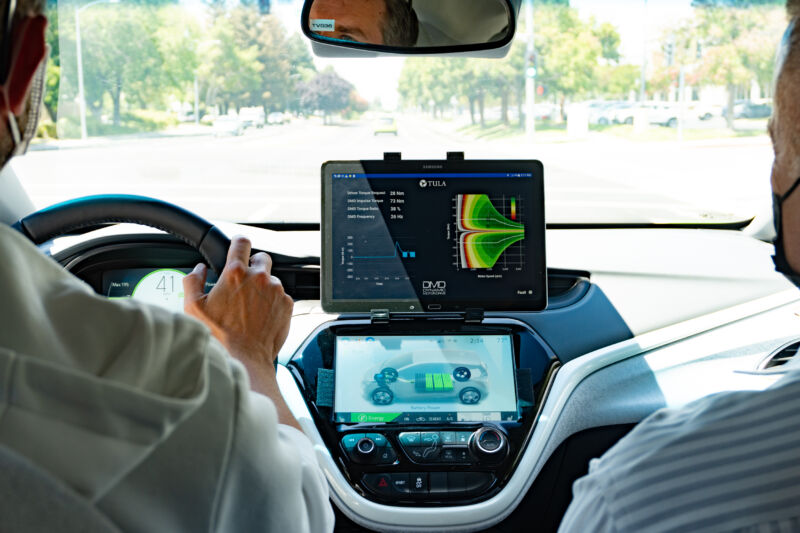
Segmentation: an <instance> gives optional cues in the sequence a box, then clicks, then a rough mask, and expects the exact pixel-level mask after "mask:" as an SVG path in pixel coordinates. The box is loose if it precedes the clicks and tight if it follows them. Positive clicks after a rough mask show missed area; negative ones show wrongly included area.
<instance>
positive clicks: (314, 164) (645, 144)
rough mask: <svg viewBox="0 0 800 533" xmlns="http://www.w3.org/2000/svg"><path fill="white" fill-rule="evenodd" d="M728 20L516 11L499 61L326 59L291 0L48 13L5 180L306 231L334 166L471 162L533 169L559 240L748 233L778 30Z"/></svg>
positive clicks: (765, 183)
mask: <svg viewBox="0 0 800 533" xmlns="http://www.w3.org/2000/svg"><path fill="white" fill-rule="evenodd" d="M738 3H739V2H737V1H735V0H734V1H722V0H719V1H718V0H694V1H690V0H685V1H684V0H680V1H679V0H637V1H627V0H604V1H595V0H591V1H590V0H581V1H577V0H573V1H572V2H565V1H550V2H542V1H538V0H537V1H536V2H529V1H526V2H523V3H522V4H523V5H522V8H521V11H520V14H519V23H518V27H517V34H516V36H515V38H514V40H513V43H512V46H511V49H510V51H509V53H508V55H507V57H505V58H504V59H478V58H464V57H449V58H442V57H408V58H405V57H380V58H370V59H328V58H325V59H323V58H317V57H314V56H313V54H312V53H311V49H310V44H309V42H308V41H307V40H306V38H305V37H303V36H302V34H301V30H300V24H299V20H300V11H301V8H302V2H300V1H297V0H273V1H270V0H257V1H254V0H227V1H226V0H206V1H199V0H192V1H186V2H184V1H170V0H94V1H88V2H86V1H77V2H76V1H75V0H59V1H58V3H57V4H56V3H53V4H52V5H51V4H50V3H49V2H48V5H49V6H50V7H49V11H48V18H49V20H50V27H49V29H48V42H49V45H50V47H51V57H50V60H49V63H48V66H47V69H48V70H47V93H46V97H45V107H46V109H45V113H43V115H44V120H43V122H42V124H41V126H40V128H39V132H38V138H37V140H36V142H35V144H34V145H33V146H32V147H31V150H30V152H29V154H28V155H26V156H25V157H22V158H17V159H16V160H15V161H14V167H15V170H16V171H17V173H18V174H19V175H20V177H21V179H22V181H23V183H24V185H25V186H26V189H27V190H28V191H29V193H30V194H31V196H32V198H33V200H34V202H35V204H36V205H37V207H44V206H46V205H49V204H52V203H55V202H58V201H62V200H66V199H69V198H74V197H77V196H82V195H87V194H100V193H129V194H143V195H147V196H154V197H158V198H162V199H165V200H168V201H171V202H174V203H176V204H179V205H181V206H183V207H185V208H187V209H190V210H193V211H195V212H197V213H198V214H200V215H202V216H205V217H207V218H210V219H217V220H229V221H237V222H280V221H291V222H301V221H302V222H318V221H319V219H320V166H321V164H322V163H323V162H325V161H328V160H353V159H380V158H382V155H383V153H384V152H402V154H403V157H404V158H408V159H443V158H444V157H445V154H446V152H448V151H463V152H465V154H466V157H467V158H475V159H477V158H489V159H498V158H514V159H539V160H541V161H542V162H543V163H544V167H545V183H546V204H547V220H548V222H549V223H629V222H633V223H647V222H656V223H720V222H732V221H742V220H747V219H749V218H751V217H753V216H754V215H755V214H756V213H758V212H760V211H762V210H763V209H765V208H766V207H767V206H769V205H770V189H769V170H770V165H771V162H772V151H771V147H770V143H769V138H768V136H767V134H766V122H767V118H768V116H769V115H770V113H771V109H772V107H771V103H772V102H771V95H772V92H771V91H772V86H771V84H772V68H773V58H774V55H775V49H776V46H777V43H778V41H779V39H780V36H781V34H782V31H783V28H784V25H785V22H786V20H785V14H784V8H783V3H782V2H780V3H779V2H775V3H769V2H767V3H766V5H758V6H756V7H747V8H741V7H732V5H734V6H735V5H736V4H738ZM755 3H757V4H761V3H760V2H755ZM748 4H750V3H748Z"/></svg>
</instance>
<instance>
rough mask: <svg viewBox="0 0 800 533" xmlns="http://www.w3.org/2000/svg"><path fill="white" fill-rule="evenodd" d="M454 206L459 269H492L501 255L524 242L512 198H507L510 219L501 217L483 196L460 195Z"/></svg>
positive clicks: (522, 231)
mask: <svg viewBox="0 0 800 533" xmlns="http://www.w3.org/2000/svg"><path fill="white" fill-rule="evenodd" d="M456 205H457V207H456V213H457V220H456V226H457V228H458V247H459V262H460V264H461V267H462V268H492V267H493V266H494V265H495V263H497V260H498V259H499V258H500V256H501V255H502V254H503V252H505V251H506V250H507V249H508V248H509V247H510V246H511V245H512V244H514V243H516V242H519V241H521V240H522V239H524V238H525V226H524V225H523V224H521V223H520V222H518V221H517V218H518V217H517V202H516V198H514V197H511V198H510V209H509V211H510V218H507V217H505V216H503V215H501V214H500V213H499V212H498V211H497V209H496V208H495V206H494V205H492V202H491V200H489V197H488V196H487V195H485V194H459V195H458V198H457V203H456Z"/></svg>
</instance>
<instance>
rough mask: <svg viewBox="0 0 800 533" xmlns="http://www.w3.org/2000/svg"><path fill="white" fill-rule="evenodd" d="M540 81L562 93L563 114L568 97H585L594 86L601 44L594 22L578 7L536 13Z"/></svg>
mask: <svg viewBox="0 0 800 533" xmlns="http://www.w3.org/2000/svg"><path fill="white" fill-rule="evenodd" d="M536 19H537V28H538V31H537V32H536V51H537V54H538V58H539V64H538V67H537V74H536V76H537V80H538V81H539V82H540V83H542V84H544V85H547V86H548V87H549V88H550V90H551V92H554V93H556V94H558V95H559V99H560V104H561V114H562V115H564V114H565V113H564V108H565V105H566V100H567V98H571V97H576V96H582V95H584V94H586V93H588V92H590V91H591V90H592V88H593V87H594V80H595V71H596V69H597V66H598V59H599V58H600V57H601V53H602V45H601V43H600V41H599V40H598V38H597V36H596V35H595V33H594V31H593V28H592V26H591V24H589V23H586V22H583V21H582V20H581V19H580V18H579V17H578V12H577V10H575V9H572V8H569V7H563V6H547V7H543V8H540V9H539V10H538V11H537V13H536Z"/></svg>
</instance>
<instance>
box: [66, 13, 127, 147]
mask: <svg viewBox="0 0 800 533" xmlns="http://www.w3.org/2000/svg"><path fill="white" fill-rule="evenodd" d="M117 2H119V0H95V1H94V2H89V3H88V4H86V5H85V6H82V7H77V6H76V7H75V53H76V54H77V55H78V110H79V113H80V115H81V139H86V138H87V137H88V136H89V135H88V133H87V132H86V96H85V95H84V92H83V55H82V53H81V11H83V10H84V9H87V8H89V7H91V6H93V5H96V4H116V3H117Z"/></svg>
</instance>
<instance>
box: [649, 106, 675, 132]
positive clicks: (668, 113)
mask: <svg viewBox="0 0 800 533" xmlns="http://www.w3.org/2000/svg"><path fill="white" fill-rule="evenodd" d="M642 107H643V108H644V109H645V110H646V111H647V121H648V122H649V123H650V124H658V125H659V126H666V127H668V128H675V127H677V126H678V114H679V112H680V111H679V109H678V106H676V105H675V104H672V103H669V102H647V103H645V104H644V105H643V106H642Z"/></svg>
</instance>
